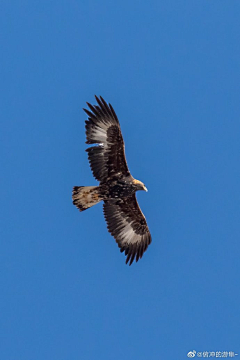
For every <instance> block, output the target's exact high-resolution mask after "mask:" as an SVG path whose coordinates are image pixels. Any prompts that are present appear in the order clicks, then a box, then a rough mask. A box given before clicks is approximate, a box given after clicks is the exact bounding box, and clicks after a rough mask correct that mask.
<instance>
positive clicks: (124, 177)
mask: <svg viewBox="0 0 240 360" xmlns="http://www.w3.org/2000/svg"><path fill="white" fill-rule="evenodd" d="M95 98H96V101H97V104H98V105H91V104H89V103H87V105H88V107H89V109H90V110H87V109H83V110H84V111H85V112H86V114H87V115H88V119H87V120H86V122H85V123H86V126H85V127H86V138H87V140H86V144H91V145H93V146H91V147H89V148H88V149H86V151H87V153H88V160H89V163H90V167H91V170H92V173H93V176H94V177H95V178H96V180H98V181H99V186H74V188H73V192H72V200H73V204H74V205H75V206H76V207H77V208H78V209H79V210H80V211H84V210H86V209H88V208H90V207H91V206H93V205H95V204H97V203H99V202H100V201H103V213H104V217H105V220H106V223H107V228H108V231H109V232H110V234H111V235H112V236H113V237H114V238H115V240H116V242H117V244H118V246H119V248H120V251H121V252H125V255H126V256H127V258H126V264H127V263H129V265H131V264H132V262H133V261H134V259H135V260H136V262H137V261H138V260H139V259H140V258H141V257H142V256H143V253H144V252H145V251H146V249H147V247H148V245H149V244H150V243H151V234H150V232H149V229H148V226H147V222H146V218H145V216H144V215H143V213H142V211H141V209H140V207H139V205H138V202H137V199H136V194H135V193H136V191H138V190H145V191H147V188H146V186H145V185H144V184H143V183H142V182H141V181H139V180H136V179H134V178H133V177H132V175H131V174H130V171H129V169H128V166H127V161H126V157H125V146H124V141H123V137H122V132H121V128H120V124H119V121H118V118H117V115H116V113H115V111H114V109H113V107H112V106H111V104H107V103H106V101H105V100H104V99H103V98H102V97H101V96H100V98H98V97H97V96H95Z"/></svg>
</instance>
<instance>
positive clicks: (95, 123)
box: [83, 96, 130, 182]
mask: <svg viewBox="0 0 240 360" xmlns="http://www.w3.org/2000/svg"><path fill="white" fill-rule="evenodd" d="M95 97H96V100H97V102H98V105H94V106H93V105H91V104H89V103H87V104H88V106H89V108H90V110H91V111H89V110H86V109H83V110H84V111H85V112H86V113H87V115H88V120H86V136H87V141H86V143H87V144H97V145H95V146H92V147H90V148H88V149H87V150H86V151H87V152H88V160H89V163H90V166H91V169H92V172H93V175H94V177H95V178H96V179H97V180H98V181H100V182H105V181H106V180H107V179H108V178H110V177H112V176H114V175H117V176H120V175H125V176H128V175H130V172H129V170H128V166H127V162H126V158H125V152H124V141H123V137H122V133H121V129H120V125H119V121H118V118H117V115H116V114H115V111H114V110H113V108H112V106H111V105H110V104H107V103H106V102H105V100H104V99H103V98H102V97H101V96H100V99H99V98H98V97H97V96H95Z"/></svg>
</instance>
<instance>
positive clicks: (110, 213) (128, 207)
mask: <svg viewBox="0 0 240 360" xmlns="http://www.w3.org/2000/svg"><path fill="white" fill-rule="evenodd" d="M103 212H104V217H105V220H106V222H107V227H108V231H109V232H110V233H111V234H112V235H113V236H114V238H115V240H116V242H117V244H118V246H119V248H120V251H121V252H123V251H125V255H127V258H126V264H127V263H128V261H129V265H131V264H132V262H133V260H134V259H136V262H137V261H138V259H139V258H141V257H142V256H143V253H144V251H146V250H147V247H148V245H149V244H150V243H151V234H150V232H149V229H148V226H147V222H146V219H145V216H144V215H143V213H142V211H141V209H140V208H139V205H138V202H137V199H136V196H135V194H134V195H133V196H131V197H128V198H125V199H123V200H107V201H104V204H103Z"/></svg>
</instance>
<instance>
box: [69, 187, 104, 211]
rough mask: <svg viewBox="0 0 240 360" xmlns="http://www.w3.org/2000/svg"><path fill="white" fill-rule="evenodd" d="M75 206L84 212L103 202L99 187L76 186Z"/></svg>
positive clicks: (74, 192) (73, 193) (74, 194)
mask: <svg viewBox="0 0 240 360" xmlns="http://www.w3.org/2000/svg"><path fill="white" fill-rule="evenodd" d="M72 200H73V204H74V205H75V206H76V207H77V208H78V209H79V210H80V211H84V210H87V209H89V208H90V207H91V206H93V205H96V204H97V203H99V201H101V200H102V198H101V196H100V194H99V187H98V186H74V188H73V191H72Z"/></svg>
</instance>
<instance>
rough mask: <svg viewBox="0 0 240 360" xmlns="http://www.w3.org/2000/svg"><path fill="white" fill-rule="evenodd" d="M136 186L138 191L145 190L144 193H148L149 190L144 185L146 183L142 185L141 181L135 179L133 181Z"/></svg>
mask: <svg viewBox="0 0 240 360" xmlns="http://www.w3.org/2000/svg"><path fill="white" fill-rule="evenodd" d="M133 183H134V185H135V186H136V188H137V190H144V191H148V189H147V188H146V186H145V185H144V183H142V182H141V181H139V180H136V179H134V180H133Z"/></svg>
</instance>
